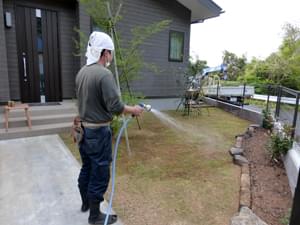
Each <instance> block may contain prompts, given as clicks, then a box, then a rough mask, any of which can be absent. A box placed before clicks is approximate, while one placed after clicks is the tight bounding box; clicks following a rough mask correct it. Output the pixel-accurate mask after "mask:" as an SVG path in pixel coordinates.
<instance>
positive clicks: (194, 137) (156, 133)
mask: <svg viewBox="0 0 300 225" xmlns="http://www.w3.org/2000/svg"><path fill="white" fill-rule="evenodd" d="M209 112H210V113H209V115H208V114H207V113H206V111H203V113H202V115H199V116H196V115H191V116H189V117H187V116H185V117H183V116H182V115H181V113H179V112H174V111H171V112H168V114H169V115H171V116H172V117H174V118H175V119H176V120H177V121H178V123H182V124H184V125H186V126H187V127H189V131H188V132H179V131H176V130H172V129H170V128H168V127H166V126H165V125H163V124H162V123H160V121H159V120H158V119H157V118H156V117H154V115H153V114H152V113H144V115H143V117H142V118H140V123H141V126H142V130H139V129H138V127H137V124H136V122H135V121H134V120H132V122H131V123H130V125H129V128H128V133H129V140H130V146H131V151H132V153H133V154H132V155H131V156H129V155H128V154H127V150H126V144H125V140H122V143H121V145H120V149H119V155H118V161H117V178H116V194H115V198H114V209H115V210H116V211H117V212H118V214H119V216H120V218H122V221H123V222H124V224H130V225H141V224H150V225H153V224H156V225H169V224H170V225H199V224H201V225H213V224H218V225H225V224H226V225H227V224H228V223H229V220H230V218H231V217H232V216H233V214H234V213H235V212H237V210H238V198H239V180H240V169H239V167H237V166H235V165H233V164H232V160H231V157H230V156H229V154H228V150H229V148H230V147H231V146H232V145H233V144H234V141H235V138H234V137H235V135H236V134H239V133H242V132H244V131H245V129H246V127H247V126H248V125H249V122H248V121H245V120H241V119H239V118H237V117H234V116H233V115H231V114H229V113H227V112H224V111H222V110H219V109H215V108H213V109H209ZM62 137H63V139H64V140H65V141H66V140H68V139H69V138H68V137H66V136H65V135H62ZM69 144H70V143H69V141H68V143H67V145H69ZM69 146H70V145H69ZM70 148H71V151H72V152H75V155H76V152H77V153H78V151H73V150H74V148H75V147H74V145H71V146H70ZM77 155H78V154H77ZM76 158H78V156H77V157H76Z"/></svg>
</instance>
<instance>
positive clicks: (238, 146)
mask: <svg viewBox="0 0 300 225" xmlns="http://www.w3.org/2000/svg"><path fill="white" fill-rule="evenodd" d="M242 142H243V137H241V136H238V137H237V138H236V144H235V147H237V148H241V147H242Z"/></svg>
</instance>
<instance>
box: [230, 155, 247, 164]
mask: <svg viewBox="0 0 300 225" xmlns="http://www.w3.org/2000/svg"><path fill="white" fill-rule="evenodd" d="M233 160H234V163H235V164H237V165H239V166H243V164H248V163H249V161H248V160H247V159H246V158H245V157H244V156H241V155H235V156H234V157H233Z"/></svg>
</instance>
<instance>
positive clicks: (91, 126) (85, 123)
mask: <svg viewBox="0 0 300 225" xmlns="http://www.w3.org/2000/svg"><path fill="white" fill-rule="evenodd" d="M81 124H82V126H83V127H86V128H98V127H107V126H109V125H110V122H104V123H90V122H85V121H81Z"/></svg>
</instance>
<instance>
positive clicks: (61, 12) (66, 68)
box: [0, 0, 79, 100]
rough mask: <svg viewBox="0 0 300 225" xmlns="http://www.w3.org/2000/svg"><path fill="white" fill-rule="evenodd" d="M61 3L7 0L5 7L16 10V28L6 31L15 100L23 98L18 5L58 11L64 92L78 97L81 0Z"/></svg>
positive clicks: (64, 96)
mask: <svg viewBox="0 0 300 225" xmlns="http://www.w3.org/2000/svg"><path fill="white" fill-rule="evenodd" d="M0 1H1V0H0ZM12 2H14V3H12ZM60 2H61V1H38V0H31V1H22V0H16V1H9V0H4V9H5V10H7V11H10V12H12V14H13V27H12V28H10V29H6V30H5V36H6V38H7V40H8V42H7V57H8V72H9V81H10V89H11V96H12V98H13V99H16V100H18V99H20V97H21V96H20V85H19V73H18V63H17V44H16V30H15V24H14V22H15V19H14V17H15V15H14V6H15V5H23V6H28V7H35V8H41V9H49V10H54V11H57V12H58V17H59V18H58V21H59V41H60V68H61V82H62V92H63V93H62V95H63V98H73V97H74V96H75V89H74V85H75V84H74V80H75V76H76V73H77V71H78V69H79V59H78V57H76V56H75V55H74V54H75V52H76V50H75V44H74V41H73V38H77V33H76V32H75V31H74V27H76V26H77V27H78V22H77V21H78V19H77V2H76V1H75V0H73V1H72V0H69V1H64V2H65V4H62V3H60Z"/></svg>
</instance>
